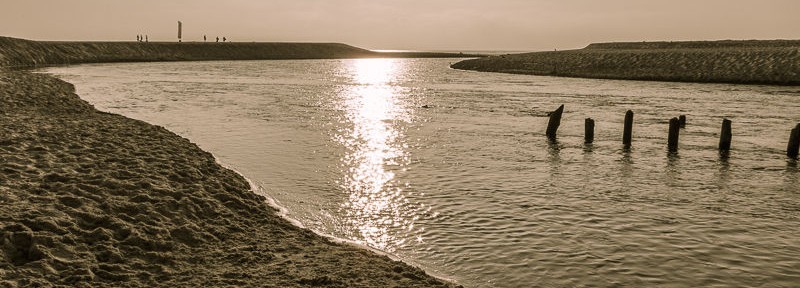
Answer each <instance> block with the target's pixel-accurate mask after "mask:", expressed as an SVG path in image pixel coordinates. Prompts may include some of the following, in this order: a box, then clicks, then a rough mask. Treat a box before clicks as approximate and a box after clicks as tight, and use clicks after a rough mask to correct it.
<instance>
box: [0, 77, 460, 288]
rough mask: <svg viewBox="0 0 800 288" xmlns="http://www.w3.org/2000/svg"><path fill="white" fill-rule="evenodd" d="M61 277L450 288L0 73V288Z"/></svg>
mask: <svg viewBox="0 0 800 288" xmlns="http://www.w3.org/2000/svg"><path fill="white" fill-rule="evenodd" d="M61 285H63V286H67V287H73V286H74V287H215V286H241V287H309V286H324V287H452V286H454V284H452V283H448V282H444V281H441V280H439V279H436V278H434V277H431V276H429V275H427V274H426V273H425V272H424V271H422V270H420V269H418V268H415V267H412V266H409V265H407V264H405V263H402V262H398V261H393V260H391V259H390V258H388V257H386V256H381V255H378V254H375V253H373V252H370V251H367V250H364V249H360V248H357V247H354V246H351V245H346V244H339V243H334V242H332V241H329V240H328V239H326V238H325V237H321V236H319V235H316V234H314V233H312V232H311V231H309V230H305V229H301V228H298V227H296V226H293V225H291V224H290V223H289V222H288V221H286V220H285V219H282V218H280V217H279V216H277V214H276V211H275V210H274V209H273V208H271V207H269V206H268V205H267V204H266V203H265V199H264V198H263V197H261V196H258V195H256V194H254V193H252V192H251V191H250V187H249V186H248V183H247V181H246V180H245V179H243V178H242V177H241V176H240V175H238V174H237V173H235V172H234V171H231V170H228V169H225V168H223V167H221V166H220V165H219V164H217V163H216V162H215V159H214V157H213V156H212V155H211V154H210V153H208V152H205V151H202V150H201V149H199V148H198V147H197V146H196V145H195V144H193V143H191V142H190V141H189V140H187V139H184V138H182V137H180V136H178V135H176V134H174V133H172V132H170V131H167V130H166V129H164V128H163V127H159V126H154V125H150V124H147V123H145V122H142V121H138V120H133V119H129V118H126V117H123V116H120V115H115V114H109V113H103V112H99V111H97V110H95V109H94V108H93V107H92V106H91V105H89V104H88V103H86V102H85V101H83V100H81V99H80V98H79V97H78V96H77V95H76V94H75V93H74V88H73V86H72V85H71V84H69V83H66V82H63V81H61V80H58V79H55V78H53V77H51V76H48V75H43V74H32V73H28V72H13V71H5V72H3V71H0V287H18V286H19V287H28V286H34V287H37V286H42V287H52V286H61Z"/></svg>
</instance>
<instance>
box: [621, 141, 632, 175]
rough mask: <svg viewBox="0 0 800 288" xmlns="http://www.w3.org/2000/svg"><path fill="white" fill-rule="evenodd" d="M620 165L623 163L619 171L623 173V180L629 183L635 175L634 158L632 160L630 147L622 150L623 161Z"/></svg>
mask: <svg viewBox="0 0 800 288" xmlns="http://www.w3.org/2000/svg"><path fill="white" fill-rule="evenodd" d="M620 163H622V167H620V169H619V171H621V172H622V178H623V180H625V181H626V183H627V181H628V179H630V178H631V174H632V173H633V158H631V149H630V147H624V148H622V159H620Z"/></svg>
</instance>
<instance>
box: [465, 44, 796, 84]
mask: <svg viewBox="0 0 800 288" xmlns="http://www.w3.org/2000/svg"><path fill="white" fill-rule="evenodd" d="M451 67H452V68H454V69H462V70H475V71H481V72H500V73H513V74H530V75H545V76H563V77H580V78H599V79H621V80H653V81H677V82H708V83H739V84H772V85H800V40H742V41H734V40H725V41H684V42H623V43H595V44H591V45H589V46H587V47H586V48H583V49H577V50H565V51H546V52H533V53H524V54H507V55H498V56H492V57H485V58H478V59H470V60H464V61H461V62H458V63H455V64H453V65H452V66H451Z"/></svg>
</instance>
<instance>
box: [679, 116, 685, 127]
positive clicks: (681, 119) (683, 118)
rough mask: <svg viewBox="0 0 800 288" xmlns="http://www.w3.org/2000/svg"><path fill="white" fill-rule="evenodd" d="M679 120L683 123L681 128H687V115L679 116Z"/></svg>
mask: <svg viewBox="0 0 800 288" xmlns="http://www.w3.org/2000/svg"><path fill="white" fill-rule="evenodd" d="M678 121H679V122H680V124H681V128H686V115H681V116H678Z"/></svg>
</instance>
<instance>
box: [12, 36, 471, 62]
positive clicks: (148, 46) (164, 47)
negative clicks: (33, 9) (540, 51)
mask: <svg viewBox="0 0 800 288" xmlns="http://www.w3.org/2000/svg"><path fill="white" fill-rule="evenodd" d="M480 56H482V55H479V54H465V53H446V52H417V51H413V52H411V51H409V52H376V51H370V50H367V49H362V48H358V47H354V46H350V45H346V44H341V43H294V42H224V43H223V42H182V43H178V42H134V41H128V42H119V41H117V42H102V41H96V42H95V41H81V42H71V41H32V40H25V39H18V38H9V37H1V36H0V67H7V68H30V67H40V66H51V65H65V64H67V65H68V64H83V63H116V62H157V61H215V60H284V59H346V58H466V57H480Z"/></svg>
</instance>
